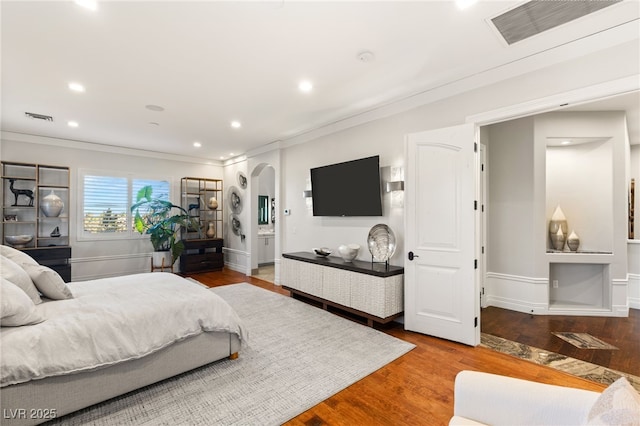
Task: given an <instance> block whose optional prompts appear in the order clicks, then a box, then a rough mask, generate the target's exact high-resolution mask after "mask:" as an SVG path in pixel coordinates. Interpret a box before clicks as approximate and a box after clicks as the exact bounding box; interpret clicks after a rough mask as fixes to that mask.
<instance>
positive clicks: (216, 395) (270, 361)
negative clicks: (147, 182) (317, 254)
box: [55, 283, 415, 425]
mask: <svg viewBox="0 0 640 426" xmlns="http://www.w3.org/2000/svg"><path fill="white" fill-rule="evenodd" d="M212 291H214V292H215V293H217V294H218V295H220V296H221V297H222V298H223V299H225V300H226V301H227V302H228V303H229V304H230V305H231V306H232V307H233V308H234V309H236V311H237V312H238V315H239V316H240V318H241V319H242V320H243V321H244V323H245V325H246V326H247V329H248V331H249V346H248V347H246V348H244V349H243V350H242V351H241V352H240V357H239V358H238V359H237V360H233V361H231V360H223V361H219V362H217V363H214V364H210V365H208V366H205V367H201V368H199V369H196V370H193V371H191V372H187V373H184V374H181V375H180V376H177V377H174V378H171V379H167V380H165V381H163V382H160V383H157V384H155V385H151V386H147V387H145V388H143V389H141V390H138V391H134V392H131V393H129V394H127V395H124V396H121V397H118V398H114V399H112V400H109V401H107V402H104V403H101V404H98V405H95V406H92V407H89V408H87V409H84V410H81V411H79V412H77V413H74V414H70V415H67V416H64V417H61V418H60V419H58V420H57V421H55V423H56V424H64V425H81V424H92V425H115V424H118V425H127V424H131V425H133V424H135V425H160V424H166V425H279V424H282V423H283V422H285V421H287V420H289V419H291V418H293V417H295V416H297V415H298V414H301V413H303V412H304V411H306V410H308V409H309V408H311V407H313V406H314V405H316V404H318V403H320V402H322V401H323V400H325V399H327V398H329V397H330V396H332V395H334V394H335V393H337V392H339V391H340V390H342V389H344V388H346V387H348V386H350V385H351V384H353V383H355V382H356V381H358V380H360V379H362V378H364V377H365V376H367V375H369V374H371V373H372V372H374V371H376V370H378V369H379V368H381V367H383V366H384V365H386V364H387V363H389V362H391V361H393V360H395V359H396V358H398V357H400V356H402V355H403V354H405V353H407V352H408V351H410V350H411V349H413V348H414V347H415V346H414V345H413V344H410V343H407V342H404V341H402V340H400V339H397V338H395V337H393V336H389V335H387V334H384V333H381V332H379V331H377V330H374V329H372V328H370V327H365V326H363V325H360V324H357V323H354V322H352V321H349V320H346V319H344V318H341V317H338V316H335V315H333V314H331V313H329V312H326V311H323V310H321V309H318V308H315V307H313V306H309V305H307V304H305V303H302V302H300V301H297V300H294V299H292V298H290V297H286V296H283V295H280V294H277V293H274V292H271V291H268V290H263V289H261V288H258V287H256V286H253V285H250V284H246V283H242V284H233V285H227V286H222V287H215V288H213V289H212Z"/></svg>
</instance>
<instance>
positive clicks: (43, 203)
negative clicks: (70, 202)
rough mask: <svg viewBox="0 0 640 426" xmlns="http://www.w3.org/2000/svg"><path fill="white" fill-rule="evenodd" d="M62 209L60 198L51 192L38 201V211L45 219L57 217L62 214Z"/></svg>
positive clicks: (62, 203) (62, 204)
mask: <svg viewBox="0 0 640 426" xmlns="http://www.w3.org/2000/svg"><path fill="white" fill-rule="evenodd" d="M63 208H64V202H63V201H62V198H60V197H58V196H57V195H56V194H55V193H54V192H53V190H51V193H50V194H49V195H47V196H46V197H43V198H42V200H40V209H41V210H42V213H44V215H45V216H46V217H58V216H60V213H62V209H63Z"/></svg>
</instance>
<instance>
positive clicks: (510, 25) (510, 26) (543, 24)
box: [491, 0, 622, 44]
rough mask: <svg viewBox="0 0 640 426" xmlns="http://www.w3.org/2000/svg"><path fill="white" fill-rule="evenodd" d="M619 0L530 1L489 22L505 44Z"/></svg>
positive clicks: (538, 32)
mask: <svg viewBox="0 0 640 426" xmlns="http://www.w3.org/2000/svg"><path fill="white" fill-rule="evenodd" d="M621 1H622V0H556V1H548V0H533V1H529V2H527V3H524V4H522V5H520V6H518V7H516V8H515V9H511V10H509V11H508V12H505V13H503V14H501V15H498V16H496V17H495V18H492V19H491V22H492V23H493V25H494V26H495V27H496V29H497V30H498V32H500V34H501V35H502V37H503V38H504V39H505V41H506V42H507V43H508V44H513V43H517V42H519V41H521V40H524V39H526V38H529V37H531V36H534V35H536V34H540V33H541V32H544V31H547V30H550V29H551V28H555V27H557V26H560V25H562V24H566V23H567V22H571V21H573V20H574V19H578V18H581V17H583V16H586V15H588V14H590V13H593V12H596V11H598V10H600V9H604V8H605V7H609V6H612V5H614V4H616V3H619V2H621Z"/></svg>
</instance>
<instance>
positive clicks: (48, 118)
mask: <svg viewBox="0 0 640 426" xmlns="http://www.w3.org/2000/svg"><path fill="white" fill-rule="evenodd" d="M24 115H26V116H27V118H31V119H34V120H42V121H50V122H53V117H52V116H50V115H44V114H36V113H34V112H25V113H24Z"/></svg>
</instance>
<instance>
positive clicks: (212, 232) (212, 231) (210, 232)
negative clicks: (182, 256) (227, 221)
mask: <svg viewBox="0 0 640 426" xmlns="http://www.w3.org/2000/svg"><path fill="white" fill-rule="evenodd" d="M215 236H216V226H215V223H213V222H209V223H208V225H207V238H213V237H215Z"/></svg>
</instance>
